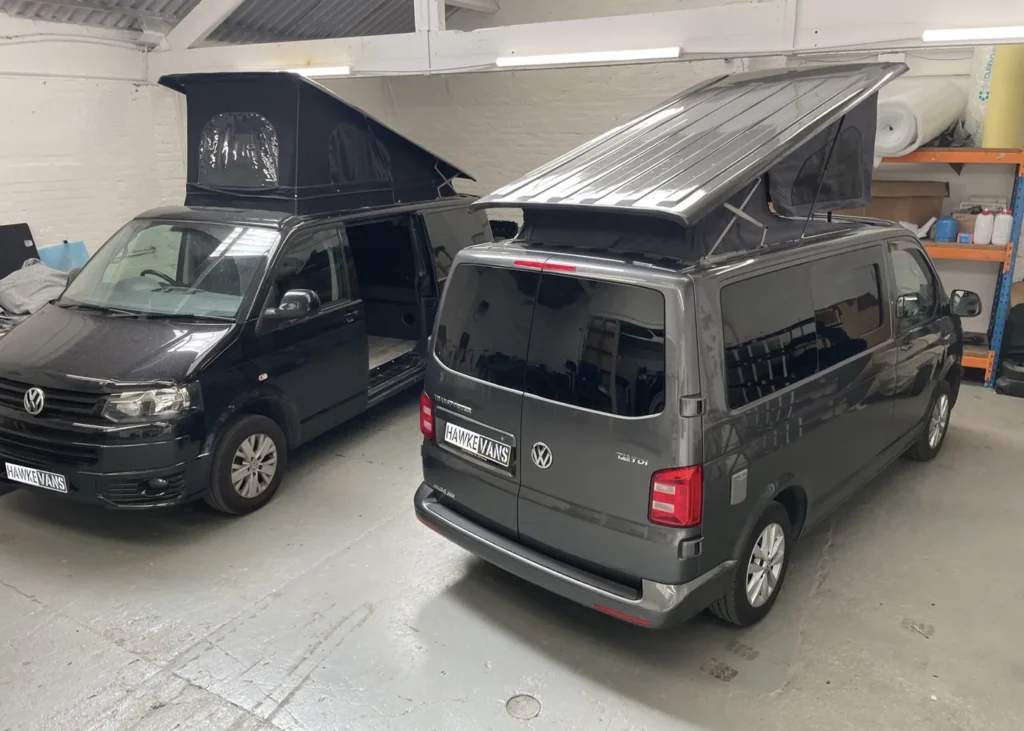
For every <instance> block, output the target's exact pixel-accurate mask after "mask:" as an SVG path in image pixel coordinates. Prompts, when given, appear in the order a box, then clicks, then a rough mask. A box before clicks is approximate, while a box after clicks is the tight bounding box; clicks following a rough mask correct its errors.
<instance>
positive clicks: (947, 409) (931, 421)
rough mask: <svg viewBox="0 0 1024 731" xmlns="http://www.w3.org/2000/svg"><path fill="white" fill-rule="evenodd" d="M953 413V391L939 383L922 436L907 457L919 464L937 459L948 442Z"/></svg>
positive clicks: (941, 382) (942, 382)
mask: <svg viewBox="0 0 1024 731" xmlns="http://www.w3.org/2000/svg"><path fill="white" fill-rule="evenodd" d="M952 411H953V391H952V389H951V388H950V387H949V384H948V383H946V382H945V381H939V383H938V385H936V387H935V393H933V394H932V400H931V403H930V404H929V406H928V415H927V416H926V417H925V420H924V426H923V428H922V430H921V435H920V436H919V437H918V438H917V441H916V442H914V445H913V446H912V447H911V448H910V449H909V450H907V456H908V457H910V458H911V459H915V460H917V461H918V462H927V461H929V460H932V459H935V456H936V455H937V454H938V453H939V451H940V450H941V449H942V445H943V444H944V443H945V441H946V432H947V431H948V430H949V416H950V414H951V413H952Z"/></svg>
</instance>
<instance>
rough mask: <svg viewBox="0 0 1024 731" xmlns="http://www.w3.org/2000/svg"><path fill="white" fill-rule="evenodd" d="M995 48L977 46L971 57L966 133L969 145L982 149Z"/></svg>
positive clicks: (965, 115)
mask: <svg viewBox="0 0 1024 731" xmlns="http://www.w3.org/2000/svg"><path fill="white" fill-rule="evenodd" d="M995 52H996V47H995V46H977V47H976V48H975V49H974V55H973V56H972V57H971V76H970V78H969V79H968V90H967V111H966V113H965V114H964V132H966V133H967V137H968V142H969V144H972V145H974V146H975V147H981V144H982V139H983V137H984V134H985V117H986V115H987V114H988V98H989V95H990V94H991V93H992V92H991V89H992V63H993V61H994V60H995Z"/></svg>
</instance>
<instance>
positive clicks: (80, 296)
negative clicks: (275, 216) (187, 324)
mask: <svg viewBox="0 0 1024 731" xmlns="http://www.w3.org/2000/svg"><path fill="white" fill-rule="evenodd" d="M278 236H279V234H278V232H277V231H276V230H274V229H271V228H261V227H249V226H240V225H232V224H220V223H198V222H185V221H160V220H150V221H132V222H131V223H129V224H128V225H127V226H125V227H124V228H122V229H121V230H120V231H118V232H117V233H116V234H114V236H113V238H111V239H110V241H108V242H107V243H106V244H105V245H104V246H103V248H101V249H100V250H99V251H98V252H97V253H96V255H95V256H93V257H92V259H90V260H89V262H88V263H87V264H86V265H85V267H84V268H83V269H82V271H81V272H80V273H79V275H78V276H77V277H76V278H75V279H74V280H73V281H72V282H71V284H70V285H68V288H67V289H66V290H65V291H64V294H63V295H62V296H61V298H60V299H59V300H58V301H57V304H58V306H61V307H88V308H93V309H104V310H111V311H117V312H122V313H129V314H138V315H149V316H154V317H209V318H212V319H233V318H234V317H236V316H237V314H238V311H239V308H240V307H241V305H242V300H243V298H244V297H245V294H246V292H247V291H248V290H249V287H250V285H252V283H253V281H254V280H257V279H258V278H259V276H260V275H261V274H262V272H263V269H264V267H265V266H266V263H267V259H268V257H269V255H270V252H271V251H272V250H273V248H274V246H275V245H276V243H277V240H278Z"/></svg>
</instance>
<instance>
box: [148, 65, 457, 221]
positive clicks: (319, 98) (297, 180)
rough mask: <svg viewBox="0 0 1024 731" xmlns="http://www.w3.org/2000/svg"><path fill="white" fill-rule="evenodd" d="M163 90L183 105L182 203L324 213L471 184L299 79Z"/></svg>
mask: <svg viewBox="0 0 1024 731" xmlns="http://www.w3.org/2000/svg"><path fill="white" fill-rule="evenodd" d="M160 83H161V84H162V85H164V86H166V87H168V88H171V89H174V90H175V91H178V92H180V93H182V94H184V95H185V96H186V99H187V101H188V187H187V192H186V201H185V202H186V204H187V205H194V206H222V207H229V208H253V209H263V210H273V211H284V212H288V213H295V214H309V213H325V212H333V211H339V210H352V209H357V208H366V207H371V206H387V205H391V204H394V203H411V202H418V201H426V200H434V199H437V198H446V197H452V196H455V195H456V192H455V189H454V188H453V187H452V184H451V182H452V180H453V179H454V178H467V179H469V180H472V177H471V176H470V175H469V174H467V173H466V172H464V171H463V170H461V169H459V168H458V167H456V166H455V165H453V164H451V163H450V162H448V161H446V160H444V159H442V158H440V157H438V156H437V155H435V154H434V153H432V152H430V151H429V150H427V149H425V148H423V147H421V146H419V145H417V144H416V143H414V142H412V141H411V140H409V139H407V138H406V137H403V136H402V135H400V134H399V133H398V132H395V131H394V130H392V129H391V128H389V127H387V126H385V125H384V124H382V123H380V122H379V121H377V120H376V119H374V118H373V117H371V116H370V115H369V114H367V113H366V112H364V111H362V110H361V109H358V108H356V107H354V106H352V105H351V104H348V103H347V102H345V101H343V100H342V99H340V98H339V97H338V96H337V95H335V94H334V93H332V92H331V91H330V90H329V89H327V88H325V87H323V86H321V85H320V84H317V83H315V82H313V81H311V80H309V79H307V78H305V77H303V76H299V75H298V74H291V73H285V72H259V73H214V74H181V75H176V76H165V77H163V78H162V79H160Z"/></svg>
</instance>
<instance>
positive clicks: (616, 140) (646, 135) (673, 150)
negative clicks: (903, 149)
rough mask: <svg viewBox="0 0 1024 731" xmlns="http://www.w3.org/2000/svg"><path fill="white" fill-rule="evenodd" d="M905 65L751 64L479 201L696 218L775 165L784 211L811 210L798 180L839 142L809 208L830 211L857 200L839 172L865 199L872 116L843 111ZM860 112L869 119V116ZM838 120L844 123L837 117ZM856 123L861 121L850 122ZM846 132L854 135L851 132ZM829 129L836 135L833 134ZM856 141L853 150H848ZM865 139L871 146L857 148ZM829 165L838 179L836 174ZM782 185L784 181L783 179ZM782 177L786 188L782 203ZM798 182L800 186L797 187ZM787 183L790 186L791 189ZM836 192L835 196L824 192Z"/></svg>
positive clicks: (680, 220)
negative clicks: (770, 67) (853, 166)
mask: <svg viewBox="0 0 1024 731" xmlns="http://www.w3.org/2000/svg"><path fill="white" fill-rule="evenodd" d="M906 71H907V67H906V65H904V64H900V63H871V64H853V65H841V66H828V67H821V68H809V69H797V70H784V71H767V72H754V73H747V74H737V75H733V76H725V77H719V78H716V79H712V80H710V81H707V82H704V83H702V84H699V85H697V86H695V87H693V88H691V89H689V90H687V91H685V92H683V93H682V94H680V95H679V96H677V97H675V98H673V99H670V100H668V101H666V102H664V103H663V104H660V105H658V106H657V107H655V108H654V109H651V110H650V111H648V112H646V113H645V114H642V115H641V116H639V117H637V118H636V119H634V120H632V121H630V122H627V123H626V124H623V125H620V126H618V127H616V128H615V129H612V130H611V131H609V132H607V133H605V134H603V135H601V136H600V137H598V138H597V139H595V140H592V141H591V142H588V143H586V144H584V145H582V146H581V147H578V148H577V149H575V150H573V151H572V152H569V153H567V154H566V155H563V156H562V157H560V158H558V159H557V160H554V161H553V162H551V163H548V164H547V165H544V166H543V167H541V168H539V169H537V170H535V171H534V172H532V173H530V174H528V175H527V176H526V177H524V178H522V179H521V180H518V181H516V182H514V183H512V184H510V185H506V186H504V187H503V188H501V189H499V190H498V191H496V192H495V193H492V194H491V195H489V196H485V197H484V198H481V199H480V200H479V201H478V202H477V203H476V204H475V205H474V207H475V208H498V207H506V208H522V209H524V211H526V212H527V215H529V210H530V209H539V208H550V209H553V210H562V211H565V210H569V209H577V210H590V211H597V210H604V211H610V212H614V211H618V212H629V213H633V214H636V213H643V214H651V215H655V216H660V217H662V218H667V219H670V220H672V221H674V222H676V223H677V224H682V225H684V226H692V225H694V224H695V223H697V222H698V221H700V220H701V219H702V218H703V217H705V216H707V215H708V214H709V213H711V212H712V211H714V210H715V209H716V208H718V207H719V206H721V204H722V203H725V202H727V201H728V200H729V199H730V198H732V197H733V196H734V195H735V194H737V192H739V191H740V190H741V189H743V188H745V187H746V186H748V185H750V184H752V183H753V182H754V181H755V180H757V179H758V178H759V177H760V176H762V175H764V174H766V173H769V171H771V170H772V168H773V167H774V166H776V165H777V164H778V163H780V162H782V161H784V160H786V158H787V157H789V156H790V155H795V157H796V158H798V159H797V160H796V162H795V163H794V162H793V161H791V160H790V161H787V164H786V165H783V166H782V167H780V170H779V176H777V177H778V179H777V180H776V181H774V182H773V181H772V180H771V175H770V174H769V188H770V189H771V190H772V191H773V201H774V197H778V198H780V200H779V201H778V202H777V203H778V206H777V207H778V209H779V210H780V212H798V211H799V210H801V209H802V208H804V207H806V208H809V207H810V206H809V205H808V203H809V202H810V198H808V196H807V193H806V184H807V183H808V181H811V180H813V176H812V175H809V174H808V173H809V172H810V171H812V170H813V169H814V166H815V164H816V163H815V160H817V161H818V162H817V165H818V168H817V169H818V171H819V175H818V176H817V178H818V179H817V180H813V182H814V183H815V185H814V186H813V188H814V190H813V191H812V194H811V197H813V194H814V193H816V192H817V188H818V186H817V183H818V182H819V181H820V179H821V175H820V170H821V167H820V163H821V162H824V159H825V157H826V155H824V154H822V151H823V150H824V151H825V152H827V148H829V147H831V146H832V141H833V140H835V142H836V145H835V148H836V149H835V150H834V151H833V152H834V157H833V161H834V160H835V159H837V158H836V157H835V155H838V156H839V157H843V158H844V160H845V165H847V166H848V165H849V163H850V162H851V161H852V160H859V161H860V163H861V165H864V164H865V163H866V164H867V168H866V170H865V169H860V170H850V169H844V167H843V166H839V165H837V166H835V167H834V168H833V166H832V165H830V166H829V171H830V172H829V176H828V178H827V179H826V180H825V184H823V185H822V186H821V188H822V196H821V197H820V198H819V200H818V201H817V205H816V206H815V210H829V209H831V208H838V207H840V205H833V203H835V202H839V203H840V204H841V205H846V204H847V203H849V202H850V201H851V200H858V199H860V198H859V197H858V196H857V195H855V194H856V193H857V191H856V190H854V188H855V187H856V186H855V185H853V184H852V183H851V182H850V179H848V178H847V179H844V177H843V176H844V175H850V174H852V175H853V176H855V178H856V180H860V181H861V182H862V183H863V181H865V180H866V181H867V185H866V186H864V185H862V188H863V187H866V188H867V190H868V195H870V166H871V158H870V157H869V156H867V153H865V149H867V150H868V152H869V153H873V141H874V126H875V119H874V115H866V114H863V113H862V114H861V115H859V117H858V116H856V115H850V117H848V118H847V119H845V120H844V119H843V117H844V115H847V114H848V113H849V112H851V111H852V110H854V109H856V108H857V107H858V106H859V105H861V104H863V103H864V102H866V101H870V100H872V98H873V97H874V96H875V95H876V93H877V92H878V90H879V89H880V88H881V87H882V86H884V85H885V84H887V83H889V82H890V81H892V80H893V79H895V78H897V77H898V76H900V75H902V74H903V73H905V72H906ZM865 117H867V118H865ZM841 121H842V124H839V123H840V122H841ZM852 125H857V126H852ZM851 129H853V130H854V133H853V134H849V131H850V130H851ZM836 130H838V132H839V135H840V136H839V137H838V139H837V138H836ZM844 130H846V131H847V136H846V140H847V141H849V140H855V141H857V142H858V144H859V145H860V147H859V148H858V149H857V150H856V151H854V150H852V149H847V148H846V147H845V145H846V142H845V141H844V137H843V132H844ZM868 141H870V142H871V143H872V144H871V146H870V148H865V145H866V143H867V142H868ZM833 172H835V173H836V175H833V174H832V173H833ZM786 181H788V183H786ZM780 184H781V185H787V184H788V185H789V186H790V187H792V188H793V190H792V191H791V193H790V195H789V199H788V200H787V199H786V196H785V195H779V188H780ZM801 185H802V186H803V188H800V186H801ZM794 186H795V187H794ZM833 194H835V195H837V196H838V199H837V201H832V200H829V198H828V196H829V195H833Z"/></svg>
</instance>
